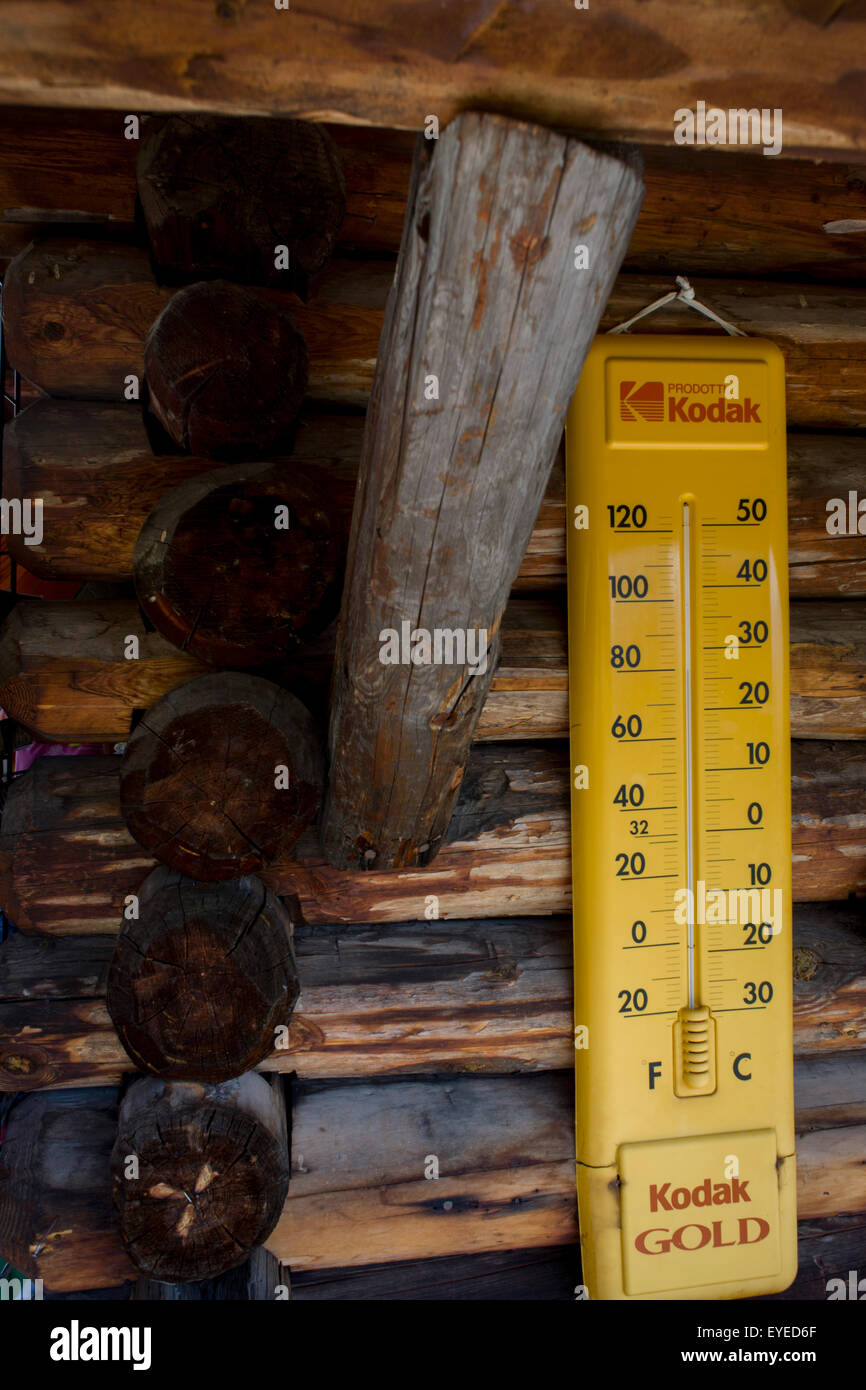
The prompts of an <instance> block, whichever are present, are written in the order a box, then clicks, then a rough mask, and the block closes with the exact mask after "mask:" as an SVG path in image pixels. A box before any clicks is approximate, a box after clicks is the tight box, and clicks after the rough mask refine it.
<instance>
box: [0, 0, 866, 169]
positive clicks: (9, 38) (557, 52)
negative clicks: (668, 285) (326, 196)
mask: <svg viewBox="0 0 866 1390" xmlns="http://www.w3.org/2000/svg"><path fill="white" fill-rule="evenodd" d="M5 11H8V22H7V23H6V24H5V26H4V28H5V31H6V42H5V44H4V48H3V53H2V55H0V101H6V102H16V103H34V102H35V103H36V104H37V105H53V106H68V107H79V106H89V107H92V106H96V107H100V108H101V107H117V108H119V109H121V110H123V111H139V110H141V109H144V110H147V111H159V110H163V111H195V110H199V111H214V110H219V111H223V112H228V113H241V114H269V113H270V114H281V115H289V116H300V117H306V118H312V119H321V118H322V117H326V118H327V119H328V120H331V121H340V122H349V123H353V124H356V123H358V122H359V121H366V122H367V123H369V124H372V125H386V126H402V127H408V128H412V129H416V130H420V129H421V128H423V126H424V122H425V120H426V119H427V118H428V115H429V113H430V112H435V113H436V115H437V117H438V120H439V121H440V122H441V123H442V125H443V126H444V125H445V123H446V122H448V121H450V120H452V119H453V118H454V117H455V115H456V114H457V113H458V112H460V111H462V110H464V109H465V108H466V107H467V106H471V105H472V104H473V103H477V102H479V101H483V103H484V104H485V105H486V106H487V107H488V108H493V109H496V110H501V111H505V112H507V113H509V114H511V115H515V116H520V117H522V118H523V119H527V120H533V121H539V122H542V123H544V124H545V125H549V126H560V127H564V128H566V129H573V130H577V131H579V132H580V133H581V134H583V135H592V136H595V137H603V138H606V139H632V140H634V139H639V140H641V141H643V142H644V143H648V144H659V143H661V144H671V143H672V141H673V132H674V113H675V112H677V111H678V110H679V109H680V108H681V107H682V105H683V102H684V101H688V100H689V96H688V94H689V93H691V92H692V91H693V90H695V88H696V86H697V87H698V88H700V89H701V90H705V91H706V92H707V94H708V96H709V97H710V99H711V101H713V100H715V101H718V102H719V104H720V105H722V106H724V107H725V108H727V107H731V106H733V107H749V106H751V105H752V103H753V102H754V100H755V98H756V94H757V93H760V94H762V95H761V99H762V100H763V101H765V102H767V103H768V104H769V105H770V106H771V107H779V108H781V109H782V110H783V111H784V119H785V129H786V132H787V137H786V142H785V148H786V150H787V151H788V152H789V153H791V152H793V151H796V152H797V153H807V154H811V155H830V154H832V155H836V156H837V157H838V156H840V155H844V154H845V153H847V152H849V151H857V152H862V151H863V150H864V149H866V143H864V134H863V131H864V122H863V93H862V84H861V83H860V82H859V81H858V80H857V74H856V72H854V73H852V56H853V55H855V54H856V53H857V52H861V51H862V50H863V47H864V42H866V38H864V24H863V19H862V15H861V14H859V11H858V12H857V13H856V14H849V7H843V10H842V11H841V12H837V11H836V10H832V11H828V10H827V7H826V6H820V7H818V10H817V12H816V9H815V7H814V6H808V7H807V6H800V5H798V6H793V7H790V6H789V7H787V8H785V9H784V10H779V9H777V8H776V7H774V6H770V7H757V8H753V7H749V8H745V9H743V8H737V9H731V10H723V11H721V12H720V10H719V6H718V4H715V3H711V2H710V0H685V3H683V0H659V3H657V4H655V5H654V6H653V8H652V11H651V12H650V13H648V12H647V8H646V5H644V4H642V3H641V0H611V2H610V3H609V4H607V5H605V6H603V7H600V8H595V7H590V8H589V9H588V10H587V11H585V12H584V11H577V10H574V9H573V7H572V8H569V9H568V11H567V12H564V11H563V8H562V6H561V4H556V3H554V0H539V3H538V4H536V5H534V6H533V7H532V8H531V9H523V8H521V7H516V6H508V7H505V8H501V7H498V6H496V7H491V6H490V5H485V6H482V7H480V8H478V7H472V6H467V5H461V6H459V7H458V9H457V10H456V12H455V13H454V15H453V17H452V18H451V20H450V22H449V23H448V24H445V25H443V23H442V14H441V9H440V7H439V5H438V4H435V3H433V0H427V3H421V4H418V5H416V6H415V7H414V8H413V10H412V12H411V22H407V15H406V10H405V8H404V7H402V6H400V5H388V6H385V7H384V8H383V6H382V4H381V0H352V3H351V4H350V3H348V0H332V3H331V4H330V5H329V7H328V9H327V11H325V12H324V14H323V12H321V11H319V10H313V11H310V12H306V11H305V10H303V9H301V10H299V11H297V12H296V11H295V10H294V9H293V10H292V11H291V12H284V13H280V12H275V10H274V9H273V7H272V6H267V7H256V6H254V7H250V6H240V5H237V4H232V3H227V4H225V5H223V6H220V7H219V8H217V9H214V8H213V7H210V6H208V7H205V8H203V7H202V6H201V5H200V4H198V3H196V0H176V2H175V4H174V5H173V6H172V7H171V9H170V10H166V8H165V6H164V5H161V4H159V3H158V0H112V3H111V4H110V5H109V6H108V8H107V9H106V7H105V5H103V4H100V5H97V4H93V3H86V4H82V3H81V0H56V3H55V5H54V9H53V12H52V15H53V18H52V24H51V26H50V29H49V30H46V26H45V22H44V10H43V8H42V7H41V6H40V5H39V4H35V3H33V0H29V3H21V0H15V3H12V2H11V0H5V3H4V5H3V6H0V18H7V15H6V14H5V13H4V12H5ZM828 15H829V18H828ZM13 18H14V23H13V22H12V20H13ZM698 77H700V82H698ZM756 157H759V156H758V155H757V152H756Z"/></svg>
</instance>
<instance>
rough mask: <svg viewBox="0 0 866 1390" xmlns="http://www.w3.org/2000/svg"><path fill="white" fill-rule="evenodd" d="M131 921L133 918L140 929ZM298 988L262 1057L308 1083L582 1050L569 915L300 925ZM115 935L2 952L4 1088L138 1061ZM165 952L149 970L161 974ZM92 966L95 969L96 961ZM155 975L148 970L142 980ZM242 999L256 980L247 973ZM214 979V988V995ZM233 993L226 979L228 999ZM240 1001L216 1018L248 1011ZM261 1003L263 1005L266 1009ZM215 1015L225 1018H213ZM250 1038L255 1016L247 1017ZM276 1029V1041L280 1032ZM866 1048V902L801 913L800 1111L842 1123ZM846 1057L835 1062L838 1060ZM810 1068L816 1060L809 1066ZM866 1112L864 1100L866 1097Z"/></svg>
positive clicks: (797, 947) (530, 1066)
mask: <svg viewBox="0 0 866 1390" xmlns="http://www.w3.org/2000/svg"><path fill="white" fill-rule="evenodd" d="M130 925H131V924H125V929H126V930H127V931H128V930H129V927H130ZM295 947H296V951H297V959H298V974H299V979H300V988H301V993H300V998H299V999H298V1002H297V1005H296V1007H295V1011H294V1014H293V1015H292V1020H291V1025H290V1029H289V1033H288V1037H287V1038H286V1039H285V1042H286V1046H285V1047H284V1046H282V1041H283V1039H282V1037H281V1039H280V1042H279V1043H278V1044H277V1046H276V1047H273V1048H272V1049H271V1050H270V1055H269V1056H268V1055H265V1053H264V1052H263V1053H262V1054H261V1057H260V1059H259V1064H260V1066H261V1069H262V1070H264V1071H268V1072H283V1073H286V1072H294V1073H296V1074H297V1075H298V1076H299V1077H301V1078H302V1079H304V1080H309V1079H316V1078H325V1077H345V1078H348V1077H352V1076H355V1077H374V1076H400V1075H418V1074H430V1073H437V1072H438V1073H446V1072H447V1073H456V1072H463V1073H472V1074H473V1075H475V1074H481V1073H483V1074H496V1073H499V1072H534V1071H546V1070H552V1069H557V1068H563V1067H568V1066H570V1065H571V1061H572V1049H573V1040H572V970H573V965H572V934H571V922H570V920H569V919H568V918H565V917H552V918H550V919H545V918H534V919H533V918H524V919H508V918H493V919H490V918H487V919H485V920H484V921H481V922H472V921H465V922H442V921H440V922H435V921H433V922H425V923H423V924H422V923H406V922H401V923H396V924H380V925H378V926H345V927H298V928H297V929H296V931H295ZM111 950H112V942H111V939H110V938H108V937H104V936H90V937H36V936H23V935H21V934H20V933H19V934H18V935H17V936H15V937H13V938H12V939H11V940H10V941H8V942H7V943H6V944H5V946H4V947H3V950H2V951H0V1040H2V1042H0V1091H2V1090H42V1089H45V1088H46V1087H52V1088H59V1087H68V1086H96V1085H107V1084H109V1083H111V1082H117V1081H119V1080H120V1077H121V1075H122V1073H123V1071H124V1069H126V1068H128V1059H127V1057H126V1054H125V1053H124V1051H123V1047H122V1045H121V1043H120V1041H119V1039H118V1037H117V1034H116V1032H115V1029H114V1027H113V1026H112V1022H111V1019H110V1017H109V1016H108V1014H107V1012H106V1009H105V1007H104V999H105V995H106V982H105V974H106V970H107V966H108V960H109V959H110V956H111ZM158 964H159V963H158V962H156V963H155V964H154V963H150V964H149V966H146V965H140V966H139V967H138V970H139V973H141V972H146V971H147V970H148V969H149V971H150V974H151V975H152V974H153V973H155V972H157V971H158ZM85 970H86V971H88V973H87V974H83V972H84V971H85ZM147 978H148V976H147V975H146V974H145V976H144V983H145V984H146V983H147ZM241 983H242V988H243V990H244V991H245V993H244V994H243V997H244V998H248V997H249V990H248V988H247V986H246V985H245V983H244V982H243V980H242V982H241ZM216 993H217V989H216V987H215V988H214V991H213V994H214V995H216ZM234 997H235V996H234V994H233V993H232V991H230V990H225V991H223V998H224V999H225V1000H226V1001H231V1000H232V999H233V998H234ZM237 998H238V1003H237V1004H236V1005H232V1004H231V1003H230V1002H227V1004H226V1009H225V1017H224V1019H222V1020H220V1021H219V1027H220V1028H221V1029H222V1030H223V1031H225V1032H226V1033H230V1032H231V1028H230V1026H229V1024H230V1022H231V1021H232V1020H234V1019H235V1018H236V1015H238V1013H239V1012H240V1014H241V1015H243V1013H244V1011H243V1010H242V1009H241V1007H240V1002H239V1001H240V998H241V994H240V993H239V994H238V996H237ZM259 1014H260V1010H259V1009H258V1006H256V1017H259ZM214 1026H215V1027H216V1026H217V1020H215V1021H214ZM235 1026H236V1027H237V1028H238V1030H239V1031H241V1032H243V1034H244V1035H245V1036H246V1035H248V1034H249V1033H250V1032H251V1031H254V1030H251V1026H250V1024H249V1022H248V1021H245V1017H243V1016H242V1017H241V1018H240V1021H239V1022H238V1023H237V1024H236V1025H235ZM272 1041H273V1039H272ZM858 1049H866V916H864V912H863V908H862V905H861V904H847V903H846V904H843V903H832V904H830V903H804V904H798V905H797V907H796V908H795V911H794V1050H795V1055H796V1056H797V1057H798V1058H799V1057H807V1056H808V1057H818V1056H820V1057H823V1058H826V1059H827V1064H828V1068H829V1072H828V1077H827V1078H825V1079H824V1080H823V1081H822V1082H821V1083H820V1085H818V1084H816V1086H815V1087H814V1088H813V1092H812V1093H811V1097H810V1098H809V1100H808V1106H807V1099H806V1098H805V1095H801V1096H800V1102H799V1103H800V1106H801V1110H803V1111H804V1112H805V1109H806V1108H808V1109H809V1116H810V1124H816V1125H817V1124H820V1125H821V1126H822V1127H825V1128H826V1127H828V1126H832V1125H833V1124H835V1123H837V1111H838V1110H839V1108H840V1106H842V1105H843V1104H844V1106H845V1107H847V1108H849V1109H850V1107H851V1105H853V1104H854V1102H855V1101H856V1099H857V1097H856V1095H855V1094H853V1093H852V1092H851V1085H853V1084H854V1082H853V1080H851V1084H850V1085H849V1084H848V1083H849V1074H848V1073H846V1072H843V1071H842V1070H841V1062H842V1059H843V1058H844V1057H852V1056H853V1058H854V1061H853V1062H852V1066H851V1069H850V1078H854V1077H855V1076H856V1077H859V1072H857V1068H856V1065H855V1064H856V1055H855V1054H856V1052H857V1050H858ZM837 1063H838V1065H837ZM809 1074H810V1075H811V1074H812V1073H811V1072H810V1073H809ZM862 1109H863V1116H862V1118H863V1121H864V1123H866V1099H864V1100H863V1106H862Z"/></svg>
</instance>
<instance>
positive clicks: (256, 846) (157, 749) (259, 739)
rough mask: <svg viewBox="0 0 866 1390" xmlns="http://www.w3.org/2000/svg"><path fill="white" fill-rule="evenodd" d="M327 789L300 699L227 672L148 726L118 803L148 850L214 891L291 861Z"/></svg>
mask: <svg viewBox="0 0 866 1390" xmlns="http://www.w3.org/2000/svg"><path fill="white" fill-rule="evenodd" d="M321 780H322V769H321V755H320V751H319V744H318V738H317V735H316V731H315V728H314V726H313V721H312V718H311V717H310V714H309V712H308V711H307V710H306V709H305V708H304V706H303V705H302V704H301V702H300V700H297V699H295V697H294V696H293V695H290V694H289V693H288V691H285V690H281V689H280V688H279V687H278V686H275V685H273V684H272V682H270V681H265V680H262V679H261V678H260V677H258V676H247V675H242V674H240V673H237V672H228V671H226V672H221V673H219V674H218V675H212V676H201V677H199V678H198V679H197V680H194V681H189V682H188V683H187V684H186V685H184V686H181V687H179V688H178V689H177V690H174V691H172V692H171V693H170V694H168V695H167V696H165V697H164V698H163V699H162V700H159V701H158V702H157V703H156V704H155V705H153V706H152V708H151V709H149V710H148V711H147V713H146V714H145V715H144V716H143V717H142V718H141V720H140V721H139V723H138V724H137V725H136V728H135V731H134V733H133V735H132V737H131V738H130V740H129V743H128V744H127V747H126V752H125V754H124V759H123V771H122V773H121V779H120V804H121V809H122V811H123V815H124V818H125V820H126V823H127V826H128V827H129V831H130V834H131V835H132V836H133V837H134V839H136V840H137V841H138V843H139V844H140V845H141V846H142V847H143V848H144V849H146V850H149V851H150V852H151V853H152V854H154V855H156V857H157V858H158V859H159V860H160V862H161V863H163V864H168V865H169V866H170V867H171V868H173V869H177V870H178V872H180V873H183V874H187V875H188V876H189V877H190V878H194V879H198V880H203V881H204V882H208V883H215V882H219V881H222V880H226V879H233V878H241V877H243V876H244V875H245V874H250V873H256V872H257V871H258V870H260V869H262V868H263V867H264V866H265V865H267V864H269V863H271V861H272V860H273V859H275V858H276V857H277V856H278V855H279V854H280V852H281V851H282V852H288V850H290V848H291V846H292V845H294V844H295V842H296V841H297V840H298V839H299V837H300V835H301V833H302V832H303V830H304V829H305V828H306V826H307V825H308V824H309V823H310V821H311V820H312V819H313V817H314V816H315V814H316V811H317V809H318V805H319V798H320V795H321Z"/></svg>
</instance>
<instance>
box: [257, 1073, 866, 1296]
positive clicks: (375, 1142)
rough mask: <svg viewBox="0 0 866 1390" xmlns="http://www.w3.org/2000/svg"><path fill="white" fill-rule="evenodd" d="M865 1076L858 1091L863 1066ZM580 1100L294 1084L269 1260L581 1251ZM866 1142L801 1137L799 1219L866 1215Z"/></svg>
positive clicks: (855, 1136)
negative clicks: (286, 1166) (434, 1171)
mask: <svg viewBox="0 0 866 1390" xmlns="http://www.w3.org/2000/svg"><path fill="white" fill-rule="evenodd" d="M808 1066H809V1064H808V1063H802V1064H800V1066H799V1067H798V1074H799V1073H801V1072H802V1071H804V1070H806V1069H807V1068H808ZM859 1076H860V1084H861V1088H862V1084H863V1080H864V1057H863V1054H861V1055H860V1061H859ZM824 1080H825V1082H826V1072H825V1073H824ZM572 1092H573V1078H572V1076H571V1074H570V1073H568V1072H553V1073H547V1074H545V1075H541V1076H509V1077H496V1078H494V1077H468V1076H456V1077H450V1078H447V1079H445V1078H440V1079H437V1080H435V1081H433V1080H431V1081H425V1080H421V1079H416V1080H411V1081H391V1082H379V1083H376V1084H373V1085H370V1086H353V1085H348V1086H347V1085H344V1084H336V1083H335V1084H333V1085H323V1084H322V1083H315V1082H302V1083H299V1084H298V1086H297V1087H296V1089H295V1096H294V1104H293V1107H292V1177H291V1185H290V1188H289V1196H288V1199H287V1201H286V1204H285V1207H284V1208H283V1215H282V1217H281V1219H280V1221H279V1223H278V1225H277V1227H276V1230H275V1231H274V1233H273V1235H272V1236H271V1237H270V1239H269V1240H268V1241H267V1247H268V1249H269V1250H270V1251H271V1252H272V1253H273V1254H274V1255H276V1256H277V1257H278V1259H280V1260H281V1261H283V1262H284V1263H286V1264H288V1265H290V1267H292V1268H293V1269H295V1270H303V1269H316V1268H319V1269H327V1268H332V1267H334V1266H349V1265H365V1264H371V1263H376V1262H378V1261H383V1260H405V1259H425V1258H433V1257H437V1256H444V1255H456V1254H469V1253H475V1252H480V1251H484V1250H500V1249H503V1250H509V1249H510V1250H514V1249H517V1248H522V1247H530V1248H533V1247H538V1246H543V1245H563V1244H570V1243H572V1242H574V1241H575V1240H576V1239H577V1222H576V1216H577V1212H576V1203H575V1199H574V1111H573V1094H572ZM503 1115H507V1116H508V1123H507V1124H503V1122H502V1117H503ZM864 1142H866V1125H863V1124H862V1122H860V1121H859V1120H858V1119H856V1118H853V1117H852V1118H851V1119H848V1117H847V1116H846V1119H845V1122H844V1123H843V1124H842V1125H839V1126H838V1127H835V1128H832V1129H822V1130H819V1131H812V1132H802V1131H800V1127H799V1124H798V1136H797V1209H798V1214H799V1216H800V1218H801V1219H802V1220H813V1219H816V1218H824V1217H827V1216H834V1217H835V1216H839V1215H842V1214H854V1213H856V1214H860V1213H862V1212H864V1211H866V1177H864V1165H863V1163H862V1153H863V1144H864ZM431 1155H432V1156H434V1157H436V1159H437V1161H438V1165H439V1178H438V1180H437V1181H435V1182H431V1181H430V1180H429V1179H428V1176H427V1175H426V1174H425V1164H429V1158H430V1156H431ZM428 1171H429V1170H428Z"/></svg>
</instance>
